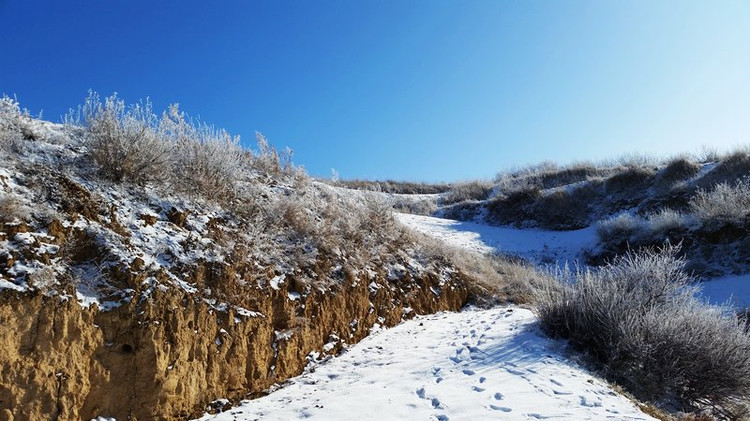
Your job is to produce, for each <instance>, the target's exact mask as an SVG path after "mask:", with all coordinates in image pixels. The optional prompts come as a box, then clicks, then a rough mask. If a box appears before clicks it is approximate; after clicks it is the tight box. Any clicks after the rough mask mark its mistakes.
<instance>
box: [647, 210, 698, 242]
mask: <svg viewBox="0 0 750 421" xmlns="http://www.w3.org/2000/svg"><path fill="white" fill-rule="evenodd" d="M691 227H692V220H691V217H690V216H689V215H684V214H682V213H680V212H677V211H674V210H671V209H662V210H661V211H659V212H656V213H653V214H651V215H649V216H648V218H647V219H646V233H645V234H646V235H647V236H648V237H650V238H664V237H666V236H667V235H668V234H670V233H673V232H683V231H685V230H687V229H689V228H691Z"/></svg>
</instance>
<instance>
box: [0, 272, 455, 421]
mask: <svg viewBox="0 0 750 421" xmlns="http://www.w3.org/2000/svg"><path fill="white" fill-rule="evenodd" d="M207 266H208V265H207V264H204V265H202V266H201V265H199V266H198V267H197V268H195V269H194V271H193V273H192V276H193V278H194V279H193V281H196V283H197V284H206V283H213V282H221V280H222V278H224V277H228V276H229V275H230V274H228V273H227V270H218V271H217V268H215V267H214V268H211V267H207ZM230 269H231V268H230ZM230 272H231V270H230ZM128 276H132V277H133V279H131V280H130V281H131V282H132V281H135V280H137V279H139V275H136V274H133V273H132V272H131V274H130V275H128ZM206 277H210V278H211V279H203V278H206ZM459 278H460V276H455V277H454V279H453V280H451V281H448V282H442V283H441V281H440V280H439V279H438V278H437V276H435V275H433V274H430V273H428V274H426V275H424V276H422V277H420V278H413V277H412V275H411V274H409V273H408V272H407V273H405V274H403V276H402V278H401V279H398V280H388V279H387V277H386V274H385V273H380V274H377V275H374V276H367V275H364V274H363V275H359V276H355V275H347V276H346V277H345V279H344V280H343V281H342V282H339V283H337V284H336V285H335V286H334V287H331V288H328V289H316V288H312V289H311V290H310V292H308V293H307V295H304V294H300V295H299V297H298V295H297V291H295V286H296V285H298V284H299V283H298V282H295V280H294V279H290V278H287V282H284V283H283V284H281V286H280V288H279V289H273V288H268V287H266V288H260V287H257V288H251V289H245V290H243V294H244V297H243V299H242V300H241V301H242V302H243V303H244V304H245V305H246V306H247V307H246V308H248V309H250V310H252V311H253V312H256V313H252V314H248V313H247V312H243V311H237V310H235V309H233V308H232V307H229V308H227V309H226V310H222V311H218V310H216V309H215V308H212V306H211V305H209V304H208V303H206V301H205V300H203V299H199V298H197V297H196V295H194V294H188V293H184V292H178V291H177V290H176V289H174V288H173V289H169V290H166V291H161V290H159V289H156V290H154V291H153V292H152V293H151V294H150V295H149V296H148V298H146V299H142V300H141V299H139V296H140V293H141V292H142V291H139V290H138V289H136V291H135V294H134V298H133V299H132V300H131V302H130V303H127V304H123V305H122V306H120V307H118V308H115V309H113V310H111V311H107V312H104V311H99V310H98V309H97V308H96V306H92V307H91V308H82V307H81V306H80V305H79V304H78V303H77V302H75V301H73V300H67V301H61V299H60V297H46V296H44V295H41V294H35V293H25V294H18V293H13V292H10V291H4V292H3V293H1V294H0V325H2V326H3V328H2V329H0V355H1V356H2V357H1V359H0V420H16V421H18V420H43V419H55V420H77V419H92V418H95V417H97V416H106V417H115V418H117V419H118V420H127V419H131V420H134V419H138V420H151V419H160V420H161V419H164V420H167V419H185V418H188V417H190V416H196V415H199V414H200V413H202V412H203V411H204V410H205V408H206V404H208V403H209V402H211V401H213V400H214V399H217V398H229V399H240V398H243V397H246V396H247V395H248V394H251V393H256V392H260V391H263V390H264V389H266V388H267V387H269V386H270V385H272V384H274V383H277V382H280V381H283V380H284V379H287V378H289V377H292V376H295V375H298V374H299V373H300V372H301V371H302V370H303V369H304V367H305V365H306V364H307V356H308V354H309V353H310V352H312V351H318V352H322V350H323V349H324V345H325V344H328V343H332V344H333V345H334V346H333V347H331V346H328V347H326V349H328V350H329V352H335V351H336V350H337V349H339V348H340V344H341V341H343V342H346V343H350V344H351V343H355V342H357V341H359V340H360V339H362V338H363V337H365V336H366V335H367V333H368V331H369V329H370V328H371V327H372V326H373V324H375V323H380V324H382V325H386V326H391V325H394V324H396V323H398V322H399V321H400V320H402V318H403V317H404V315H406V317H408V316H409V315H412V314H415V313H429V312H435V311H440V310H456V309H459V308H460V307H461V306H463V305H464V304H465V302H466V300H467V295H468V293H467V291H466V288H465V287H464V286H463V285H464V284H463V282H461V280H460V279H459ZM131 282H128V283H131ZM132 283H133V284H135V283H136V282H132ZM136 288H139V287H136ZM144 288H145V287H144ZM290 293H291V295H290ZM409 308H411V309H413V311H409V310H408V309H409ZM405 309H406V310H405ZM337 338H340V340H337Z"/></svg>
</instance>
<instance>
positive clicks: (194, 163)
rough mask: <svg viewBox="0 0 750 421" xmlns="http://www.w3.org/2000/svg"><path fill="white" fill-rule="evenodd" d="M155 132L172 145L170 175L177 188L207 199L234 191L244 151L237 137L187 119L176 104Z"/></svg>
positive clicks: (245, 156)
mask: <svg viewBox="0 0 750 421" xmlns="http://www.w3.org/2000/svg"><path fill="white" fill-rule="evenodd" d="M159 134H160V136H162V138H163V139H164V143H165V144H171V145H173V148H172V151H171V152H172V159H171V162H172V164H173V168H172V176H173V178H174V185H175V186H176V187H177V188H178V190H179V191H182V192H187V193H192V194H197V195H199V196H202V197H206V198H210V199H224V198H227V197H231V196H233V195H234V192H235V190H236V183H237V181H238V180H240V179H241V178H242V173H243V170H246V165H245V164H246V161H247V155H248V154H247V152H246V151H245V150H244V149H243V148H242V147H241V146H240V144H239V137H232V136H231V135H230V134H229V133H227V132H226V131H225V130H219V129H216V128H214V127H212V126H209V125H207V124H204V123H201V122H195V121H193V120H190V119H189V118H188V117H187V116H186V115H185V113H183V112H181V111H180V110H179V108H178V106H177V105H176V104H175V105H171V106H170V107H169V111H168V112H165V113H164V114H163V116H162V119H161V122H160V123H159Z"/></svg>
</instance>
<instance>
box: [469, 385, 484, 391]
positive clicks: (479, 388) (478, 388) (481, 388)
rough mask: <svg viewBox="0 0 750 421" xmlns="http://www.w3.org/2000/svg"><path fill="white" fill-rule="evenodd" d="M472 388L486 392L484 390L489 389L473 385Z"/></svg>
mask: <svg viewBox="0 0 750 421" xmlns="http://www.w3.org/2000/svg"><path fill="white" fill-rule="evenodd" d="M471 390H473V391H475V392H484V391H485V390H487V389H485V388H483V387H479V386H472V387H471Z"/></svg>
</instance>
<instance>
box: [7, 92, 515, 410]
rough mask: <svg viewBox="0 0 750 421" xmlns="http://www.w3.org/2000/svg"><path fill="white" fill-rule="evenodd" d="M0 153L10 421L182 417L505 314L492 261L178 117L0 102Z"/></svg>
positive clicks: (116, 104) (97, 103)
mask: <svg viewBox="0 0 750 421" xmlns="http://www.w3.org/2000/svg"><path fill="white" fill-rule="evenodd" d="M0 155H1V156H2V159H1V160H0V210H1V212H0V320H2V324H3V326H4V329H2V330H1V331H0V332H1V333H0V335H2V341H0V342H2V355H3V357H2V358H1V359H0V402H2V417H3V419H14V420H38V419H46V418H54V419H59V420H65V419H68V420H74V419H92V418H96V417H100V416H101V417H112V418H116V419H184V418H186V417H188V416H190V415H199V414H201V413H202V412H203V410H204V409H205V405H206V404H207V403H209V402H212V401H214V400H215V399H217V398H218V397H223V398H228V399H231V400H237V399H241V398H244V397H246V396H248V395H252V394H253V393H258V392H261V391H263V390H266V389H267V388H268V387H269V386H271V385H273V384H276V383H278V382H280V381H283V380H284V379H287V378H289V377H290V376H294V375H297V374H299V373H301V372H302V370H303V369H304V367H305V366H306V365H307V363H308V359H309V358H311V357H310V356H312V355H316V356H319V357H320V358H323V357H324V356H325V355H330V354H335V353H337V352H338V351H339V350H340V349H341V348H342V347H344V346H346V345H347V344H352V343H356V342H358V341H359V340H361V339H362V338H363V337H365V336H367V335H368V333H369V332H370V329H371V328H372V327H373V326H393V325H395V324H397V323H399V322H401V321H402V320H404V319H408V318H411V317H413V316H415V315H417V314H427V313H433V312H436V311H440V310H458V309H460V308H461V307H463V306H464V305H465V304H467V303H468V302H470V301H477V300H479V301H482V300H485V301H486V300H488V299H490V300H503V299H505V297H506V295H505V293H504V292H503V286H502V285H503V283H502V281H501V280H500V275H499V274H498V273H497V272H494V271H493V270H492V269H491V268H492V263H491V262H489V260H487V259H488V258H486V257H482V256H479V255H476V256H474V255H468V254H462V253H461V252H454V253H448V251H447V250H448V249H446V248H445V247H443V246H441V245H440V244H436V243H433V242H430V241H426V240H425V239H423V238H422V237H420V236H419V235H417V234H414V233H412V232H410V231H408V230H407V229H405V228H404V227H402V226H401V225H399V224H398V223H397V222H396V221H395V220H394V218H393V215H392V213H391V211H390V210H389V208H388V207H387V206H386V205H385V204H384V203H382V202H381V201H378V200H374V199H367V198H365V199H363V198H362V197H358V196H352V195H347V194H341V193H340V192H339V191H338V190H337V189H335V188H332V187H330V186H328V185H325V184H321V183H319V182H316V181H314V180H312V179H311V178H310V177H309V176H307V175H306V174H305V172H304V170H303V169H301V168H299V167H296V166H294V165H293V164H292V163H291V156H290V154H279V153H277V152H276V150H275V149H274V148H273V147H271V146H270V145H269V144H268V143H267V141H266V140H265V139H264V138H263V137H262V136H260V135H258V150H256V151H250V150H247V149H244V148H242V147H241V146H240V145H239V143H238V140H237V139H236V138H233V137H231V136H230V135H229V134H227V133H226V132H224V131H222V130H218V129H215V128H213V127H211V126H208V125H205V124H203V123H200V122H198V121H196V120H193V119H190V118H189V117H188V116H187V115H185V114H184V113H182V112H181V111H180V110H179V109H178V108H177V107H176V106H173V107H171V108H170V109H169V110H168V111H166V112H164V113H163V114H162V115H161V116H157V115H156V114H155V113H154V111H153V110H152V109H151V106H150V104H149V103H148V102H145V103H140V104H134V105H126V104H124V103H123V102H122V101H121V100H120V99H118V98H117V97H116V96H113V97H109V98H106V99H104V100H100V98H99V97H98V96H97V95H96V94H91V95H89V97H88V98H87V100H86V102H85V103H84V105H83V106H81V107H80V108H79V109H78V110H77V112H71V114H70V115H68V116H67V118H66V123H65V124H54V123H50V122H46V121H42V120H38V119H35V118H32V117H31V116H29V115H28V114H27V113H24V112H23V111H22V110H20V108H19V105H18V104H17V103H16V102H15V101H13V100H11V99H8V98H4V99H3V100H2V101H0ZM446 255H450V256H452V259H453V260H451V259H450V258H446V257H445V256H446ZM461 256H463V257H461ZM484 261H487V262H489V263H486V264H475V263H477V262H484ZM483 265H484V266H483ZM482 267H483V268H485V269H484V270H485V272H482V269H481V268H482ZM478 268H479V269H478ZM488 268H489V269H488Z"/></svg>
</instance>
